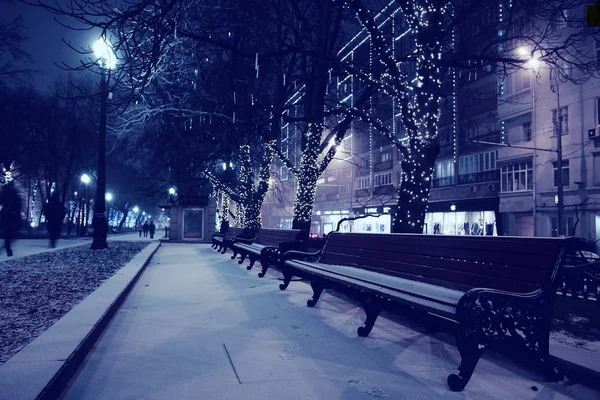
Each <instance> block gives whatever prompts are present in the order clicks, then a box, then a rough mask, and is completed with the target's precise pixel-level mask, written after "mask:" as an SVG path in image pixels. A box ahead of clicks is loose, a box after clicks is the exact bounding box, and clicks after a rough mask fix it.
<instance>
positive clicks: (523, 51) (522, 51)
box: [517, 46, 529, 57]
mask: <svg viewBox="0 0 600 400" xmlns="http://www.w3.org/2000/svg"><path fill="white" fill-rule="evenodd" d="M517 54H518V55H519V56H521V57H526V56H527V55H529V50H527V48H526V47H524V46H521V47H519V48H517Z"/></svg>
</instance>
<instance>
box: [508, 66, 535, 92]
mask: <svg viewBox="0 0 600 400" xmlns="http://www.w3.org/2000/svg"><path fill="white" fill-rule="evenodd" d="M530 87H531V72H530V71H529V70H527V69H519V70H517V71H515V72H513V73H512V74H509V75H508V76H507V77H506V81H504V89H505V91H506V95H512V94H516V93H519V92H521V91H523V90H527V89H529V88H530Z"/></svg>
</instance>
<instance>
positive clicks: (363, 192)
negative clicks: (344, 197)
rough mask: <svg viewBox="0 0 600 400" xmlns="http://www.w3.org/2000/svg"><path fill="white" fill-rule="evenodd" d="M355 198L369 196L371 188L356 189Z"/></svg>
mask: <svg viewBox="0 0 600 400" xmlns="http://www.w3.org/2000/svg"><path fill="white" fill-rule="evenodd" d="M354 195H355V196H356V198H357V199H358V198H361V197H367V196H371V190H369V189H357V190H356V191H355V193H354Z"/></svg>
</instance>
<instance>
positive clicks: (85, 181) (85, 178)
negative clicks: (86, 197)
mask: <svg viewBox="0 0 600 400" xmlns="http://www.w3.org/2000/svg"><path fill="white" fill-rule="evenodd" d="M90 181H91V179H90V176H89V175H88V174H83V175H81V182H82V183H83V184H84V185H87V184H88V183H90Z"/></svg>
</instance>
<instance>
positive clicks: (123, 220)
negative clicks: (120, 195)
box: [119, 208, 129, 232]
mask: <svg viewBox="0 0 600 400" xmlns="http://www.w3.org/2000/svg"><path fill="white" fill-rule="evenodd" d="M128 214H129V209H128V208H125V211H124V212H123V218H121V222H119V232H121V231H122V230H123V225H125V221H126V220H127V215H128Z"/></svg>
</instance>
